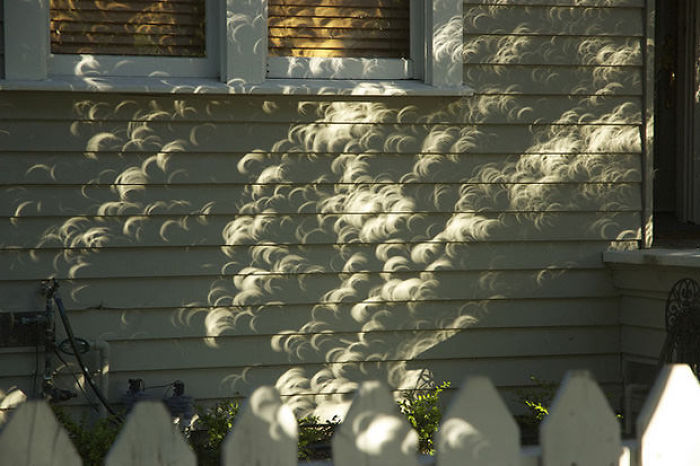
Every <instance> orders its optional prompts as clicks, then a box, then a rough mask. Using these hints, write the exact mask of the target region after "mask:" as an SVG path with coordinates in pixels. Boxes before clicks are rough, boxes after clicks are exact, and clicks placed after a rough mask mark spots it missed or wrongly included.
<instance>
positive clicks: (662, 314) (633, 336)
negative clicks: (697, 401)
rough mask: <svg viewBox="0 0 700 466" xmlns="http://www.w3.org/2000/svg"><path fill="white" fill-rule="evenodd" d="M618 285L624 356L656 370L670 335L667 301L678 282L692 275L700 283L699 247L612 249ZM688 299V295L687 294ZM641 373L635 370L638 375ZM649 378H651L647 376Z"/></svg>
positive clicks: (609, 260)
mask: <svg viewBox="0 0 700 466" xmlns="http://www.w3.org/2000/svg"><path fill="white" fill-rule="evenodd" d="M606 262H607V263H608V264H609V266H610V268H611V270H612V273H613V280H614V283H615V286H616V287H617V288H618V289H619V290H620V295H621V297H620V323H621V345H622V346H621V351H622V357H623V360H625V361H629V362H630V363H631V364H632V366H631V367H632V369H634V368H635V367H637V366H638V365H646V366H650V367H651V368H652V369H653V370H650V371H649V372H650V373H641V374H639V377H641V376H646V377H648V378H650V379H653V376H654V375H655V374H654V371H655V370H656V366H657V364H658V361H659V356H660V355H661V350H662V347H663V344H664V341H665V339H666V335H667V333H666V305H667V301H668V299H669V294H670V292H671V289H672V288H673V286H674V284H676V283H677V282H678V281H679V280H681V279H685V278H690V279H693V280H695V281H696V282H698V283H700V255H699V254H698V253H697V250H695V251H693V250H676V251H671V250H663V249H656V250H650V251H648V252H644V251H636V252H633V253H609V254H607V256H606ZM685 299H688V298H687V297H686V298H685ZM636 376H637V374H635V373H631V374H630V377H632V378H634V377H636ZM645 382H649V380H646V381H645Z"/></svg>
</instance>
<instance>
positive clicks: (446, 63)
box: [221, 0, 464, 88]
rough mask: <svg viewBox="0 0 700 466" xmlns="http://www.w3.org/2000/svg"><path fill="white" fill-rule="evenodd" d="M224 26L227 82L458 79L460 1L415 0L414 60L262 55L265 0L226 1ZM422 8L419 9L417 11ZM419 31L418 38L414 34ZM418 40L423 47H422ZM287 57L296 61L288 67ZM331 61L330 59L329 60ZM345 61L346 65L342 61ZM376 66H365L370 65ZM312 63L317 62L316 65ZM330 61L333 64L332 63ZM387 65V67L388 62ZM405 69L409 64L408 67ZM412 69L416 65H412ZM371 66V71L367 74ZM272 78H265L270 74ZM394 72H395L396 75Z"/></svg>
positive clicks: (455, 83)
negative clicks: (399, 62) (418, 22)
mask: <svg viewBox="0 0 700 466" xmlns="http://www.w3.org/2000/svg"><path fill="white" fill-rule="evenodd" d="M224 7H225V9H226V11H225V17H226V22H227V25H226V31H227V37H228V40H227V41H226V42H225V44H224V53H223V55H222V57H223V59H222V68H221V71H222V72H221V77H222V80H223V81H224V82H226V83H229V84H232V85H249V86H257V85H265V84H266V83H267V84H274V83H268V82H269V81H274V80H275V79H274V78H276V77H284V78H291V79H298V78H325V79H336V78H337V79H344V78H346V79H347V78H353V79H358V78H359V79H389V80H394V79H405V78H406V77H409V76H407V73H410V75H411V76H415V72H416V71H418V73H419V78H420V79H419V80H420V81H422V82H423V83H424V84H426V85H428V86H431V87H437V88H460V87H464V86H463V83H462V46H463V37H462V23H463V16H462V0H414V1H413V2H412V10H413V11H415V12H417V13H419V14H418V15H416V14H412V15H411V17H412V18H419V19H420V18H421V17H422V20H423V22H422V25H420V26H418V27H420V28H421V29H422V30H421V31H419V34H418V35H416V34H415V29H416V25H415V23H413V21H412V31H413V33H412V47H411V49H412V56H415V55H418V56H419V57H420V58H419V60H418V61H419V63H416V66H413V65H411V66H410V67H409V66H407V65H406V64H404V65H403V69H402V70H401V72H396V68H393V67H397V68H399V69H401V66H397V64H396V63H393V64H390V63H389V62H384V60H378V61H374V62H372V61H371V60H368V59H364V60H363V59H359V60H352V59H339V60H335V61H333V60H321V59H317V60H313V59H312V60H294V59H291V60H290V59H285V58H282V59H281V60H278V59H276V58H275V59H270V58H269V57H268V56H267V1H266V0H226V4H225V6H224ZM421 13H422V14H421ZM419 36H422V37H423V40H420V39H417V37H419ZM419 42H420V44H419ZM420 45H422V46H423V47H424V48H423V49H422V50H421V49H420ZM290 62H291V63H293V64H295V65H297V66H290ZM329 63H330V64H329ZM346 63H347V65H345V64H346ZM372 64H374V65H376V66H370V65H372ZM312 65H316V66H315V68H314V67H313V66H312ZM334 65H336V66H335V68H334ZM388 66H391V67H388ZM409 68H410V69H409ZM414 68H415V69H414ZM368 69H371V70H372V71H371V73H369V74H368V73H366V72H365V71H367V70H368ZM271 76H272V77H273V79H270V77H271ZM397 76H399V77H397Z"/></svg>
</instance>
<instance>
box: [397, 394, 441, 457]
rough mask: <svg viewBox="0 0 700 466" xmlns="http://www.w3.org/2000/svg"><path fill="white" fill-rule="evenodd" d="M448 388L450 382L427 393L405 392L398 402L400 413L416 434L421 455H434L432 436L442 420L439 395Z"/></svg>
mask: <svg viewBox="0 0 700 466" xmlns="http://www.w3.org/2000/svg"><path fill="white" fill-rule="evenodd" d="M449 387H450V382H442V383H441V384H440V385H438V386H436V387H434V388H432V389H430V390H427V391H426V390H409V391H405V392H404V393H403V399H402V400H400V401H399V402H398V404H399V409H400V410H401V413H403V415H404V416H406V418H407V419H408V422H410V423H411V425H412V426H413V428H414V429H416V431H417V432H418V449H419V451H420V452H421V453H423V454H428V455H434V454H435V442H434V435H435V432H437V430H438V427H439V425H440V419H442V407H441V405H440V393H442V392H443V391H444V390H445V389H447V388H449Z"/></svg>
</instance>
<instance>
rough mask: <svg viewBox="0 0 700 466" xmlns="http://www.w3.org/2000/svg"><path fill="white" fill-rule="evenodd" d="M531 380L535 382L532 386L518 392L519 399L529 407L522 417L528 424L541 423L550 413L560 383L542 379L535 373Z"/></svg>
mask: <svg viewBox="0 0 700 466" xmlns="http://www.w3.org/2000/svg"><path fill="white" fill-rule="evenodd" d="M530 381H531V382H532V383H533V386H532V387H531V388H528V389H525V390H518V392H517V393H518V399H519V400H520V402H521V403H522V404H523V405H525V407H526V408H527V411H526V414H525V415H523V417H522V419H523V421H524V422H525V423H527V424H533V425H539V423H540V422H542V420H544V418H545V417H546V416H547V415H548V414H549V407H550V406H551V405H552V401H553V400H554V396H555V395H556V393H557V388H558V385H557V384H556V383H554V382H549V381H543V380H540V379H538V378H537V377H535V376H534V375H531V376H530Z"/></svg>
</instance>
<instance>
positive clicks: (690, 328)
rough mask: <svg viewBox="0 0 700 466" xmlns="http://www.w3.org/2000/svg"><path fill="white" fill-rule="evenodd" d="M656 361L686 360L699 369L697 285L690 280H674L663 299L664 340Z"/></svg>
mask: <svg viewBox="0 0 700 466" xmlns="http://www.w3.org/2000/svg"><path fill="white" fill-rule="evenodd" d="M659 362H660V363H671V362H674V363H686V364H689V365H690V366H691V367H692V368H693V370H694V371H695V372H696V373H697V371H698V368H700V285H698V283H697V282H696V281H695V280H693V279H691V278H683V279H681V280H679V281H677V282H676V283H675V284H674V285H673V287H672V288H671V291H670V292H669V294H668V298H667V299H666V341H665V342H664V346H663V349H662V350H661V356H660V357H659Z"/></svg>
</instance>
